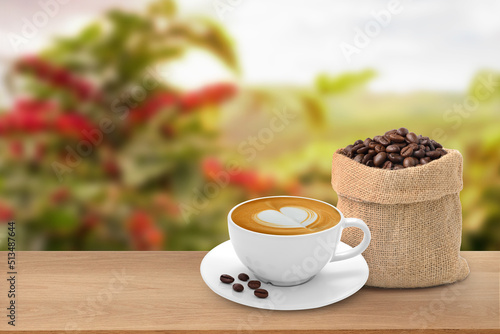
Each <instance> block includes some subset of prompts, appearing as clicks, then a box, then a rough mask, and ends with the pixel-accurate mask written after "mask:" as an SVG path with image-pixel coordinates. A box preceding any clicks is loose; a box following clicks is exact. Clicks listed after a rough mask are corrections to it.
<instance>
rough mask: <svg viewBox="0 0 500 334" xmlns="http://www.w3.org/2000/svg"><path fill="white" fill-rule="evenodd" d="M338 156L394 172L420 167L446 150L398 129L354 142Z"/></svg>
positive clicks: (424, 138) (402, 129)
mask: <svg viewBox="0 0 500 334" xmlns="http://www.w3.org/2000/svg"><path fill="white" fill-rule="evenodd" d="M341 153H342V154H344V155H346V156H347V157H349V158H351V159H353V160H355V161H356V162H359V163H362V164H364V165H366V166H369V167H377V168H384V169H393V170H397V169H401V168H406V167H414V166H421V165H424V164H426V163H429V162H430V161H432V160H434V159H438V158H440V157H441V156H443V155H445V154H446V151H445V150H444V149H443V147H442V145H441V144H439V143H437V142H436V141H435V140H432V139H430V138H429V137H427V136H423V135H417V134H415V133H414V132H409V131H408V129H407V128H399V129H397V130H396V129H392V130H389V131H387V132H385V134H384V135H382V136H374V137H373V139H371V138H370V137H368V138H366V139H365V140H363V141H362V140H356V141H355V142H354V144H352V145H347V146H346V147H345V149H344V150H343V151H341ZM408 158H411V159H408Z"/></svg>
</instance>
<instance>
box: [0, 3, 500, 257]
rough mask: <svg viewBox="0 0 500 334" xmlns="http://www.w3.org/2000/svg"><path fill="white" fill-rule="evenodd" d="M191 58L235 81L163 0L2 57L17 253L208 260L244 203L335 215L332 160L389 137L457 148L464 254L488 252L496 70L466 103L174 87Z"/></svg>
mask: <svg viewBox="0 0 500 334" xmlns="http://www.w3.org/2000/svg"><path fill="white" fill-rule="evenodd" d="M192 49H200V50H204V52H206V54H207V56H209V57H212V58H213V59H215V60H217V61H218V62H220V63H222V64H224V65H225V66H226V67H227V68H228V69H230V70H231V71H233V73H234V74H235V78H237V76H238V72H239V70H240V69H239V62H238V55H237V54H236V53H235V51H234V45H233V42H232V40H231V36H228V35H227V33H226V32H225V31H224V29H223V28H222V27H221V26H220V25H219V24H217V23H215V22H214V21H212V20H210V19H208V18H203V17H181V16H180V15H178V13H177V11H176V6H175V4H174V3H173V2H170V1H160V2H156V3H153V4H152V5H151V6H150V7H149V8H147V9H145V10H144V12H141V13H138V12H126V11H122V10H113V11H110V12H109V13H107V14H106V16H105V17H104V18H103V19H100V20H97V21H96V22H95V23H93V24H91V25H89V26H88V27H86V28H85V29H84V30H83V31H81V32H80V33H79V34H78V35H77V36H74V37H71V38H64V39H57V40H55V41H54V42H53V43H52V44H51V45H48V46H47V48H46V49H45V50H43V51H42V52H41V53H39V54H36V55H25V56H21V57H19V58H18V59H15V60H14V61H13V63H12V66H11V71H10V73H9V75H8V77H7V78H6V85H8V87H9V89H10V91H11V92H12V95H13V97H14V103H13V104H12V105H11V106H9V107H8V108H6V109H5V110H3V111H2V112H0V146H1V149H2V151H1V152H2V154H1V155H0V171H1V175H2V178H1V179H0V222H1V223H2V224H5V223H6V222H7V221H8V220H10V219H15V220H16V221H17V223H18V224H17V228H18V238H19V244H20V247H21V249H25V250H135V249H136V250H155V249H165V250H209V249H211V248H212V247H214V246H216V245H217V244H219V243H221V242H222V241H225V240H227V239H228V235H227V228H226V215H227V212H228V211H229V210H230V208H231V207H232V206H234V205H236V204H237V203H239V202H241V201H244V200H246V199H250V198H254V197H259V196H266V195H279V194H291V195H300V196H308V197H313V198H318V199H321V200H325V201H327V202H330V203H333V204H335V203H336V200H337V199H336V195H335V193H334V191H333V190H332V188H331V186H330V168H331V165H330V164H331V156H332V154H333V153H334V152H335V150H336V149H338V148H339V147H343V146H345V145H347V144H348V143H351V142H354V141H355V140H356V139H360V138H361V139H364V138H366V137H373V136H374V135H377V134H381V133H383V132H385V131H387V130H389V129H392V128H398V127H401V126H405V127H408V128H409V129H410V130H411V131H414V132H416V133H417V134H423V135H426V136H430V137H433V138H434V139H436V140H437V141H439V142H441V143H442V144H443V145H444V146H445V147H447V148H455V149H458V150H460V151H461V152H462V154H463V155H464V190H463V191H462V193H461V198H462V207H463V243H462V249H463V250H499V249H500V224H499V223H498V222H500V205H499V204H500V151H499V149H498V147H499V146H500V74H499V73H495V72H494V71H489V70H484V71H480V72H478V73H477V75H476V76H475V77H473V78H471V83H470V87H469V90H468V91H465V92H463V93H443V92H432V91H417V92H411V93H404V94H403V93H400V94H396V93H373V92H370V91H369V90H368V89H366V85H367V84H368V83H369V82H371V81H373V80H377V76H378V74H377V73H376V71H374V70H371V69H367V70H365V71H361V72H349V73H344V74H341V75H330V74H328V73H318V76H317V79H316V81H315V83H314V84H312V85H310V86H300V87H299V86H284V85H280V86H278V85H273V86H258V87H255V86H248V85H245V84H242V83H239V82H238V80H237V79H235V80H234V81H233V82H214V83H212V84H209V85H206V86H203V87H201V88H199V89H194V90H185V89H182V88H180V87H179V85H177V83H176V82H175V80H172V79H171V78H170V77H169V75H168V70H165V68H166V67H165V65H168V64H170V63H173V62H176V61H178V60H179V59H182V57H183V56H184V55H185V54H186V53H187V52H189V50H192ZM436 223H439V222H436ZM5 230H6V228H5ZM2 243H3V244H2V247H3V248H5V238H3V239H2Z"/></svg>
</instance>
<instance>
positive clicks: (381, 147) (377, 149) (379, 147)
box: [375, 144, 385, 153]
mask: <svg viewBox="0 0 500 334" xmlns="http://www.w3.org/2000/svg"><path fill="white" fill-rule="evenodd" d="M375 152H377V153H380V152H385V146H384V145H381V144H378V145H377V146H375Z"/></svg>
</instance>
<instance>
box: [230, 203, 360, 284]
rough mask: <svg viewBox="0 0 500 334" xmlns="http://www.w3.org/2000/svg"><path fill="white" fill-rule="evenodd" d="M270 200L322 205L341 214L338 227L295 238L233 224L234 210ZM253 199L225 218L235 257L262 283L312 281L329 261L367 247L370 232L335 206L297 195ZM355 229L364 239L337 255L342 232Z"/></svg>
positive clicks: (349, 255) (347, 257)
mask: <svg viewBox="0 0 500 334" xmlns="http://www.w3.org/2000/svg"><path fill="white" fill-rule="evenodd" d="M272 197H295V198H304V199H308V200H313V201H318V202H322V203H325V204H327V205H329V206H331V207H332V208H333V210H336V211H337V212H338V213H339V214H340V218H341V219H340V221H339V223H338V224H337V225H335V226H333V227H330V228H328V229H325V230H322V231H319V232H315V233H309V234H298V235H277V234H265V233H259V232H254V231H250V230H247V229H245V228H243V227H240V226H238V225H236V224H235V223H234V221H233V220H232V218H231V215H232V213H233V211H234V210H235V209H236V208H237V207H239V206H240V205H244V204H245V203H248V202H251V201H255V200H259V199H262V198H272ZM262 198H255V199H252V200H249V201H246V202H243V203H240V204H238V205H236V206H235V207H234V208H232V209H231V211H229V214H228V216H227V221H228V228H229V237H230V239H231V243H232V244H233V248H234V250H235V252H236V255H237V256H238V258H239V259H240V260H241V262H243V264H244V265H245V266H247V267H248V268H249V269H250V270H251V271H252V272H253V273H254V275H255V276H256V277H257V278H258V279H259V280H260V281H262V282H266V283H271V284H273V285H277V286H292V285H297V284H302V283H305V282H307V281H308V280H310V279H311V278H313V277H314V276H315V275H316V274H317V273H319V272H320V271H321V269H323V267H325V265H327V264H328V263H329V262H334V261H342V260H346V259H349V258H352V257H354V256H357V255H359V254H361V253H362V252H364V250H365V249H366V248H367V247H368V245H369V244H370V230H369V229H368V226H366V224H365V223H364V222H363V221H362V220H360V219H357V218H344V215H343V214H342V212H340V211H339V210H338V209H337V208H336V207H335V206H333V205H331V204H328V203H326V202H323V201H319V200H315V199H312V198H305V197H297V196H270V197H262ZM345 227H358V228H360V229H361V230H362V231H363V233H364V237H363V240H362V241H361V243H360V244H359V245H358V246H356V247H354V248H353V249H350V250H348V251H345V252H341V253H338V252H337V246H338V245H339V243H340V237H341V234H342V229H344V228H345Z"/></svg>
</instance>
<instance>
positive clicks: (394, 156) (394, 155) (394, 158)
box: [387, 153, 404, 164]
mask: <svg viewBox="0 0 500 334" xmlns="http://www.w3.org/2000/svg"><path fill="white" fill-rule="evenodd" d="M387 158H388V159H389V160H391V162H392V163H393V164H399V163H402V162H403V160H404V158H403V157H402V156H400V155H399V154H397V153H389V155H388V156H387Z"/></svg>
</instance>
